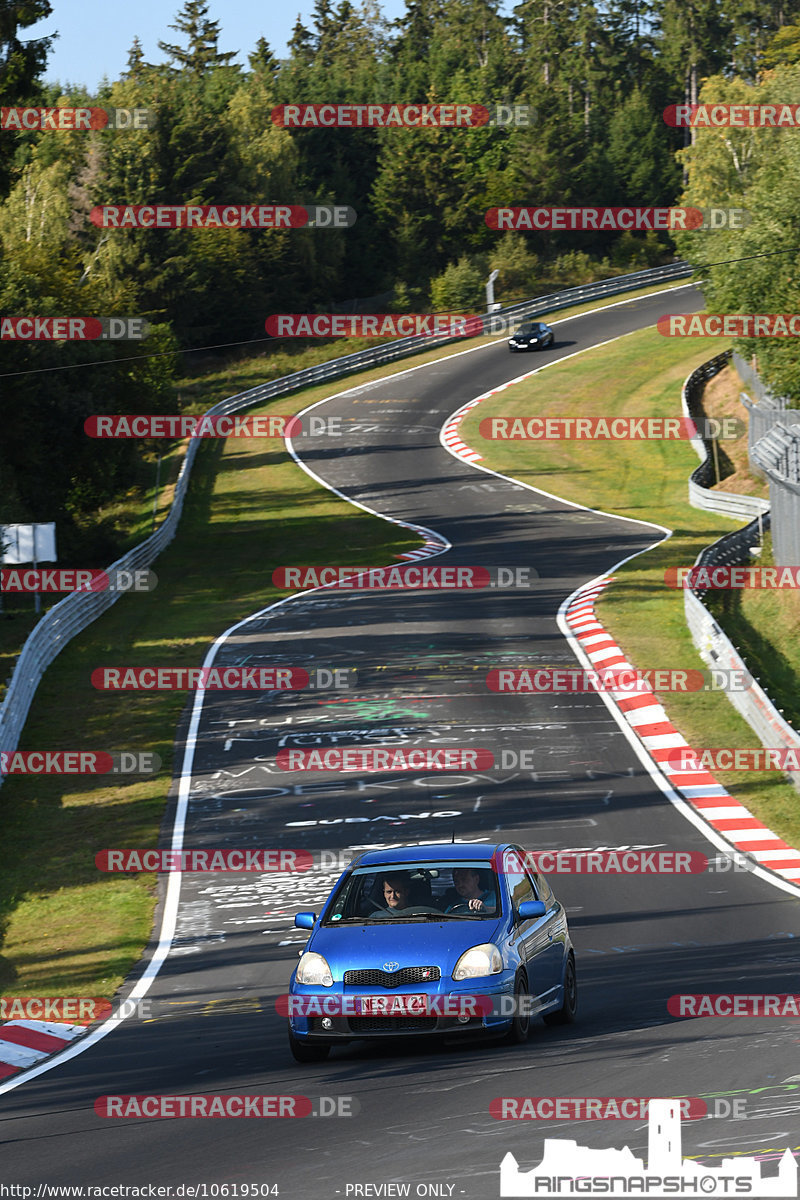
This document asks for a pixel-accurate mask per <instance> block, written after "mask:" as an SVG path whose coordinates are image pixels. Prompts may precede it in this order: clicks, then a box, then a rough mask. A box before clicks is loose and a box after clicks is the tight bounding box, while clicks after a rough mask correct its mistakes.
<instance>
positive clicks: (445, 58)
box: [0, 0, 800, 553]
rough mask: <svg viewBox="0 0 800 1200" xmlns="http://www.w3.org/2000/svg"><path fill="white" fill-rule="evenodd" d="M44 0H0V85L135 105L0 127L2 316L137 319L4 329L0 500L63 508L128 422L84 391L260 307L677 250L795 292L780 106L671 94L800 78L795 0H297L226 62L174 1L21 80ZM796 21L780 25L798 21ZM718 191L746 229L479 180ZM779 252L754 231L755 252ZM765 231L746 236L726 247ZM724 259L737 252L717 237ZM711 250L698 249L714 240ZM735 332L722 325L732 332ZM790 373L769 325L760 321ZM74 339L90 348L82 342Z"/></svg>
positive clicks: (587, 269)
mask: <svg viewBox="0 0 800 1200" xmlns="http://www.w3.org/2000/svg"><path fill="white" fill-rule="evenodd" d="M51 12H52V13H53V15H54V16H55V18H56V20H57V18H58V6H57V3H56V4H55V8H53V6H51V4H50V3H49V0H25V2H24V3H22V2H21V0H0V106H3V107H8V106H20V105H30V106H34V105H37V106H43V105H46V106H54V105H70V106H75V105H84V106H92V105H94V106H101V107H104V108H109V109H110V108H122V109H134V108H140V109H141V108H143V109H146V110H148V113H149V114H150V127H148V128H146V129H133V128H128V129H113V128H105V129H99V130H90V131H83V130H75V131H58V132H52V131H48V132H25V131H21V130H14V129H9V128H5V129H3V130H2V131H0V315H14V316H19V315H36V316H63V315H72V314H80V315H98V316H114V315H124V316H137V317H144V318H146V319H147V321H148V322H150V324H151V326H152V331H151V333H150V336H149V337H148V339H147V341H146V342H142V343H136V342H118V343H113V342H104V343H102V344H97V343H85V342H83V343H82V342H50V343H48V342H39V343H34V344H31V343H22V342H16V343H15V342H9V341H4V342H3V344H2V348H0V375H2V386H1V388H0V428H2V436H1V437H0V522H11V521H24V520H49V519H52V518H53V516H54V515H55V514H58V516H59V522H60V530H61V538H62V545H64V546H65V548H66V550H67V553H68V552H69V546H70V541H69V538H70V533H69V530H70V522H73V523H74V522H77V521H79V520H82V519H85V517H86V516H87V514H91V513H92V512H94V511H96V510H97V509H98V507H99V506H101V505H103V504H104V503H107V502H108V501H109V500H110V499H112V498H113V497H114V496H115V495H117V494H119V493H120V491H122V490H124V489H125V488H126V487H128V486H130V484H131V482H132V481H135V480H136V478H137V475H136V472H137V463H138V461H139V456H140V455H141V453H142V450H141V446H140V445H138V444H136V443H133V442H124V441H121V442H107V443H105V444H104V445H103V450H102V454H100V453H98V451H97V444H96V443H93V442H91V440H90V439H88V438H86V436H85V435H84V433H83V421H84V419H85V417H86V416H88V415H90V414H91V413H102V412H152V413H156V412H165V411H174V410H175V398H174V391H173V388H172V379H173V378H174V376H175V373H176V372H177V371H178V370H179V369H180V364H181V353H180V352H181V351H184V350H189V349H193V348H197V347H203V346H220V345H241V344H243V343H247V344H248V345H249V347H250V351H251V352H263V353H268V351H269V345H270V343H269V339H267V338H266V335H265V331H264V320H265V318H266V317H267V316H268V315H269V314H270V313H273V312H303V311H306V312H307V311H330V310H336V311H347V310H350V311H356V310H359V311H369V310H376V311H386V310H392V311H430V310H441V309H445V308H448V307H453V308H457V309H458V310H459V311H473V312H478V311H481V309H482V307H483V300H484V281H485V279H486V277H487V274H488V272H489V271H490V270H492V269H497V270H498V271H499V276H498V278H497V281H496V284H495V289H496V298H497V299H498V300H500V301H501V302H509V301H510V300H512V299H515V298H519V297H523V296H528V295H530V296H534V295H536V294H537V293H542V292H544V291H546V290H549V289H550V288H551V287H552V286H554V285H559V284H571V283H577V282H584V281H588V280H590V279H592V278H597V277H599V276H601V275H603V274H609V273H613V272H614V271H619V270H635V269H638V268H640V267H645V266H648V265H654V264H657V263H660V262H663V261H668V260H669V259H670V258H672V257H673V256H674V255H675V253H676V252H678V253H680V254H681V255H682V256H683V257H686V258H688V259H690V260H691V261H692V262H694V263H697V265H698V267H699V268H702V270H703V275H704V278H706V279H707V280H708V284H707V295H708V297H709V307H710V308H713V309H714V310H715V311H725V312H735V311H754V312H759V311H760V312H792V311H800V309H798V308H797V305H798V301H800V294H798V293H799V291H800V288H799V285H798V282H797V281H796V280H795V270H794V267H795V264H800V248H799V245H800V244H798V236H797V232H796V226H797V221H798V218H797V215H796V214H797V202H796V197H797V195H798V184H799V183H800V146H799V145H798V137H800V133H799V132H798V131H796V130H777V129H776V130H765V129H715V130H689V129H682V128H674V127H671V126H669V125H668V124H667V123H666V122H665V120H664V118H663V110H664V109H665V108H666V107H667V105H670V104H675V103H676V102H696V101H698V100H699V101H703V100H706V99H709V100H724V101H729V102H734V101H735V102H739V101H741V100H743V99H744V100H747V101H748V102H754V100H761V99H765V100H780V101H784V102H792V103H797V102H800V65H798V64H800V0H724V2H723V3H720V2H718V0H609V2H608V3H597V4H595V3H592V2H590V0H523V2H522V3H520V4H519V5H517V7H516V8H514V9H513V13H512V15H510V16H504V15H501V13H500V11H499V4H498V3H497V2H496V0H407V5H406V12H405V15H404V16H403V17H401V18H400V19H398V20H396V21H394V22H388V21H387V20H386V19H385V18H384V17H383V16H382V15H381V12H380V9H379V7H378V5H377V4H376V3H375V2H374V0H363V3H362V4H361V5H360V6H358V7H355V6H354V5H353V4H351V3H350V0H340V2H339V4H338V5H337V6H336V7H333V6H332V5H331V4H330V3H329V0H316V5H315V9H314V13H313V17H312V18H311V20H310V21H309V26H308V27H307V26H306V25H304V24H303V23H302V21H301V20H300V19H299V18H298V21H297V23H296V25H295V27H294V31H293V34H292V38H291V42H290V53H289V56H288V57H287V58H285V59H279V58H277V57H276V56H275V54H274V53H273V52H272V50H271V49H270V47H269V45H268V44H267V43H266V41H265V40H264V39H263V38H260V37H258V36H257V33H258V31H257V30H254V40H253V45H252V47H249V48H248V47H241V48H240V50H241V52H242V54H243V55H245V56H246V58H247V66H239V65H235V64H233V63H231V61H230V60H231V58H233V57H235V52H230V51H228V52H222V51H221V50H220V49H219V45H220V41H221V39H223V38H224V30H221V29H220V26H219V23H218V22H215V21H212V20H210V19H209V15H208V6H207V5H206V4H205V3H204V2H203V0H187V2H186V3H185V5H184V7H183V8H182V9H181V11H180V12H179V13H178V14H177V15H176V17H175V18H174V24H173V25H171V26H170V28H171V29H172V30H173V31H174V35H175V38H174V42H173V43H167V42H160V43H159V48H160V52H161V55H162V56H163V57H162V61H160V62H155V63H149V62H146V61H145V58H144V55H143V52H142V48H141V45H140V44H139V42H138V40H136V41H134V44H133V46H132V47H131V49H130V52H129V56H128V63H127V67H126V69H125V71H124V72H123V74H122V76H121V77H120V78H119V79H117V80H114V81H109V82H105V81H104V83H103V85H102V86H101V87H100V88H99V89H98V92H97V94H93V95H90V94H87V93H86V92H83V91H77V90H75V89H74V88H69V89H64V88H62V87H60V86H55V85H50V84H46V83H45V82H44V80H45V78H46V75H47V59H48V52H49V49H50V43H49V39H40V40H38V41H37V40H36V39H30V38H29V37H27V36H26V29H27V28H28V27H29V26H30V25H33V24H34V23H36V22H37V21H38V20H40V19H41V18H42V17H44V16H48V15H50V14H51ZM796 22H797V23H796ZM394 101H403V102H409V103H423V102H424V103H445V102H455V101H458V102H461V103H473V104H486V105H491V104H494V103H502V104H506V105H514V104H521V105H528V106H530V107H531V108H532V109H533V110H535V113H536V117H535V120H534V121H533V122H532V123H531V124H529V125H527V126H514V125H508V126H493V127H481V128H475V129H445V128H430V129H313V128H307V129H287V128H281V127H280V126H279V125H277V124H275V123H274V122H273V120H272V119H271V113H272V110H273V109H274V108H275V106H277V105H280V104H285V103H321V102H336V103H347V102H349V103H367V102H373V103H383V102H394ZM681 202H686V203H690V204H696V205H700V206H705V205H717V206H718V205H725V204H735V205H739V206H742V207H744V208H746V209H747V210H748V211H749V212H750V214H751V218H752V220H751V223H750V224H749V225H748V227H747V229H746V230H744V231H727V232H726V231H720V232H716V233H709V232H697V233H691V234H689V233H687V234H683V235H676V237H675V240H674V241H670V240H669V237H668V236H667V234H655V233H650V234H648V235H646V236H642V235H638V234H635V233H623V234H620V233H591V232H566V231H565V232H550V233H543V232H535V231H534V232H529V233H517V232H513V233H512V232H505V233H501V232H498V231H496V230H492V229H490V228H488V227H487V225H486V222H485V220H484V214H485V212H486V210H487V209H489V208H491V207H493V206H514V205H532V204H536V205H558V204H570V205H573V206H579V205H589V204H591V205H597V204H602V205H624V204H631V205H663V206H668V205H672V204H677V203H681ZM144 203H147V204H158V203H162V204H173V205H174V204H201V205H203V204H205V205H213V204H254V203H260V204H272V203H290V204H326V203H335V204H340V205H349V206H351V207H352V208H353V209H354V210H355V212H356V213H357V214H358V219H357V221H356V223H355V225H354V226H353V227H352V228H349V229H344V230H324V231H322V230H313V229H300V230H287V229H270V230H236V231H233V230H225V229H221V230H215V229H174V230H173V229H140V230H135V231H132V230H127V229H103V228H98V227H97V226H96V225H95V224H93V223H92V221H91V220H90V219H89V214H90V212H91V210H92V209H93V208H94V207H95V206H96V205H100V204H130V205H136V204H144ZM776 251H779V252H780V253H779V254H776V253H775V252H776ZM757 254H761V255H765V254H769V257H761V258H757V259H752V260H751V259H750V258H749V256H750V255H757ZM745 257H748V261H747V262H740V261H736V262H733V261H731V260H741V259H743V258H745ZM713 264H722V265H713ZM752 348H753V347H748V346H745V349H750V350H752ZM758 349H759V352H760V353H762V352H763V364H764V369H765V372H766V374H767V377H768V378H770V379H771V380H772V381H773V382H774V383H775V385H776V386H778V387H780V388H781V389H783V390H789V391H790V392H791V391H793V392H794V394H797V395H800V364H798V362H797V355H796V354H795V352H794V351H793V349H792V347H791V345H786V344H784V345H778V344H777V343H776V342H774V341H773V342H770V343H767V344H766V345H765V346H760V347H758ZM79 364H92V365H90V366H86V365H79Z"/></svg>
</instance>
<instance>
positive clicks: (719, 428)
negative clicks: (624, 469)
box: [478, 417, 747, 442]
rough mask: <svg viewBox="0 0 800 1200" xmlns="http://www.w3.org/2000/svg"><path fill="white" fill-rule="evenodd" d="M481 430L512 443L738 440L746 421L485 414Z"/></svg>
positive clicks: (488, 436) (487, 436) (491, 437)
mask: <svg viewBox="0 0 800 1200" xmlns="http://www.w3.org/2000/svg"><path fill="white" fill-rule="evenodd" d="M478 433H479V435H480V437H482V438H484V440H486V441H510V442H514V441H527V442H583V441H588V442H592V441H598V442H608V441H611V442H626V441H627V442H630V441H633V442H639V441H656V442H676V441H691V440H692V439H693V438H707V439H710V438H716V439H717V440H726V441H735V440H737V439H738V438H741V437H743V436H744V435H745V434H746V433H747V424H746V422H745V421H741V420H739V418H738V417H723V418H722V419H721V420H717V419H716V418H715V417H700V418H697V419H693V418H692V417H484V418H483V420H482V421H481V422H480V424H479V425H478Z"/></svg>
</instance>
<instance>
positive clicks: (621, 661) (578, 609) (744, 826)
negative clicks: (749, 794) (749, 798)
mask: <svg viewBox="0 0 800 1200" xmlns="http://www.w3.org/2000/svg"><path fill="white" fill-rule="evenodd" d="M612 580H613V576H605V577H604V578H603V579H601V580H598V581H595V582H593V583H591V584H587V585H586V587H584V588H580V589H579V591H578V592H577V593H576V595H575V596H574V598H573V599H572V601H571V602H570V603H569V605H568V606H567V608H566V611H565V614H564V615H565V619H566V622H567V624H568V625H569V628H570V630H571V631H572V633H573V636H574V637H575V638H576V639H577V641H578V642H580V645H581V648H582V650H583V652H584V654H585V655H586V656H587V658H588V659H589V660H590V661H591V663H592V666H593V667H622V668H630V669H632V670H635V669H636V668H635V667H634V665H633V663H631V662H629V661H628V659H627V658H626V657H625V655H624V653H623V652H622V650H621V649H620V647H619V646H618V645H617V644H616V642H615V641H614V639H613V638H612V637H611V636H610V634H609V633H608V632H607V630H606V629H605V628H604V627H603V626H602V625H601V624H600V622H599V621H598V619H597V617H596V615H595V611H594V606H595V601H596V600H597V597H598V596H599V595H600V593H601V592H603V591H605V589H606V588H607V587H608V585H609V584H610V583H611V582H612ZM609 694H610V696H611V697H612V698H613V700H614V702H615V703H616V705H617V707H618V708H619V710H620V711H621V713H622V715H623V716H624V718H625V720H626V721H627V723H628V725H629V726H630V727H631V729H632V730H633V732H634V733H635V734H636V736H637V737H638V738H639V740H640V741H641V742H642V744H643V746H644V748H645V749H646V751H647V753H648V754H649V755H650V757H651V758H652V759H653V760H654V761H655V762H656V763H657V765H658V768H659V770H660V771H661V772H662V773H663V774H664V775H665V776H666V777H667V779H668V780H669V782H670V784H671V785H672V787H673V788H674V789H675V790H676V791H677V792H679V793H680V795H681V796H682V797H683V798H684V800H686V801H687V803H688V804H690V805H691V807H692V808H693V809H694V810H695V812H696V813H697V814H698V815H699V816H700V817H702V818H703V820H704V821H707V822H708V824H709V825H710V826H711V827H712V828H713V829H715V830H716V831H717V833H719V834H720V835H721V836H722V837H724V838H725V839H726V841H728V842H730V843H731V844H732V845H733V846H734V847H735V848H736V849H737V850H739V851H740V852H741V853H742V854H747V855H749V856H750V857H751V858H754V859H755V860H756V862H757V863H758V864H759V865H760V866H762V867H764V868H766V869H767V870H768V871H774V872H775V873H776V874H777V875H781V876H782V877H783V878H784V879H787V880H789V881H790V882H791V883H797V882H798V881H800V851H798V850H795V849H794V847H792V846H790V845H788V843H787V842H784V841H783V840H782V839H781V837H780V836H779V835H778V834H777V833H773V831H772V830H771V829H768V828H767V827H766V825H762V824H761V822H760V821H759V820H757V818H756V817H754V816H753V814H752V813H751V812H750V810H749V809H748V808H745V806H744V805H743V804H741V803H740V802H739V801H738V800H737V799H736V798H735V797H734V796H731V794H730V793H729V792H727V791H726V790H725V788H724V787H722V785H721V784H720V783H719V781H718V780H717V779H716V778H715V777H714V776H713V775H712V774H711V772H710V771H706V770H705V769H704V768H696V769H695V770H684V769H683V768H677V769H676V768H674V767H671V766H670V765H669V761H668V760H669V758H670V756H671V754H673V753H674V751H675V749H676V748H681V747H686V748H688V747H689V743H688V742H687V741H686V739H685V738H684V737H683V736H682V734H680V733H679V732H678V730H677V729H676V728H675V726H674V725H673V724H672V722H671V721H670V720H669V718H668V716H667V714H666V712H665V710H664V708H663V707H662V705H661V704H659V702H658V700H657V699H656V696H655V693H654V692H653V691H652V689H651V688H645V689H643V690H642V691H637V693H636V695H635V696H632V695H631V694H630V692H628V691H621V690H620V691H618V690H611V691H610V693H609Z"/></svg>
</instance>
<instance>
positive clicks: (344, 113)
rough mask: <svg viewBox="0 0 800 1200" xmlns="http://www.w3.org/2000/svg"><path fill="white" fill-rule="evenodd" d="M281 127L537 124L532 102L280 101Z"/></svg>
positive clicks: (275, 118) (276, 121) (276, 114)
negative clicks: (302, 102) (358, 102)
mask: <svg viewBox="0 0 800 1200" xmlns="http://www.w3.org/2000/svg"><path fill="white" fill-rule="evenodd" d="M270 115H271V117H272V123H273V125H277V126H278V127H279V128H280V129H478V128H484V127H486V126H489V127H492V126H501V127H504V126H518V127H522V128H525V127H527V126H530V125H535V124H536V120H537V112H536V109H535V108H533V107H532V106H531V105H530V104H499V103H495V102H490V103H489V104H411V103H404V102H402V101H399V102H397V101H396V102H393V103H385V104H278V105H276V106H275V108H273V110H272V113H271V114H270Z"/></svg>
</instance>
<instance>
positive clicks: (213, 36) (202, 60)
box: [158, 0, 238, 75]
mask: <svg viewBox="0 0 800 1200" xmlns="http://www.w3.org/2000/svg"><path fill="white" fill-rule="evenodd" d="M168 28H169V29H174V30H175V32H176V33H183V34H185V36H186V42H187V44H186V48H185V49H184V48H183V47H182V46H178V45H172V44H171V43H170V42H159V43H158V48H159V50H162V51H163V52H164V54H166V55H168V56H169V58H171V59H175V60H176V62H178V63H179V64H180V66H181V67H182V68H183V69H184V70H186V71H190V72H191V73H192V74H194V75H205V74H207V73H208V72H209V71H212V70H213V69H214V68H215V67H225V66H228V64H229V63H230V60H231V59H232V58H235V57H236V55H237V53H238V51H236V50H228V51H226V52H225V53H224V54H223V53H222V52H221V51H219V50H218V49H217V41H218V40H219V21H209V19H208V5H207V4H206V3H204V0H186V3H185V4H184V6H183V8H182V9H181V11H180V12H179V13H178V15H177V17H176V18H175V24H174V25H169V26H168Z"/></svg>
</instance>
